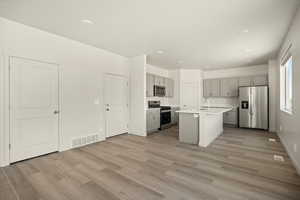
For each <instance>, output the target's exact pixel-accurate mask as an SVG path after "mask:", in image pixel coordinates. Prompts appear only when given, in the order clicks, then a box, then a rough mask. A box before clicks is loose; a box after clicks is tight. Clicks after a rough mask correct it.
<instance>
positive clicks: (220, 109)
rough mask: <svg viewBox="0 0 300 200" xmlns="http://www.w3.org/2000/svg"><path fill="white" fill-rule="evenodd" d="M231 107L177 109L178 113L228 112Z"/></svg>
mask: <svg viewBox="0 0 300 200" xmlns="http://www.w3.org/2000/svg"><path fill="white" fill-rule="evenodd" d="M232 109H233V108H201V109H186V110H178V111H176V112H178V113H190V114H200V115H201V114H216V115H218V114H223V113H224V112H228V111H230V110H232Z"/></svg>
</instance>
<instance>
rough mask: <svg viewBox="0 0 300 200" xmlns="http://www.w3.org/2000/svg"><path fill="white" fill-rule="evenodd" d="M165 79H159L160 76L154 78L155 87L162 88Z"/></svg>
mask: <svg viewBox="0 0 300 200" xmlns="http://www.w3.org/2000/svg"><path fill="white" fill-rule="evenodd" d="M164 79H165V78H163V77H161V76H155V85H158V86H164V83H165V80H164Z"/></svg>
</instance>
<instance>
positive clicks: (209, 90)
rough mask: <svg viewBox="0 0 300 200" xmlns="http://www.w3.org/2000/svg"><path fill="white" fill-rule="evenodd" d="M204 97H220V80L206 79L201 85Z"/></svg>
mask: <svg viewBox="0 0 300 200" xmlns="http://www.w3.org/2000/svg"><path fill="white" fill-rule="evenodd" d="M203 96H204V97H219V96H220V79H207V80H204V83H203Z"/></svg>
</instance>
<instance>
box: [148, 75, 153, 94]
mask: <svg viewBox="0 0 300 200" xmlns="http://www.w3.org/2000/svg"><path fill="white" fill-rule="evenodd" d="M146 84H147V85H146V96H147V97H153V96H154V88H153V86H154V75H152V74H147V75H146Z"/></svg>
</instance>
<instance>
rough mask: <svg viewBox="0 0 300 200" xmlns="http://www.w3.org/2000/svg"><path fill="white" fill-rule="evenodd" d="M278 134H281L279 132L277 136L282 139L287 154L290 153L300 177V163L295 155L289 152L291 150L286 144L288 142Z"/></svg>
mask: <svg viewBox="0 0 300 200" xmlns="http://www.w3.org/2000/svg"><path fill="white" fill-rule="evenodd" d="M278 133H280V132H279V131H277V135H278V137H279V138H280V140H281V143H282V145H283V147H284V148H285V150H286V152H287V153H288V155H289V157H290V158H291V160H292V163H293V164H294V167H295V168H296V171H297V173H298V175H300V163H298V162H297V160H296V158H295V157H294V153H293V152H291V151H290V150H289V148H287V145H288V143H287V142H286V140H285V139H284V137H282V136H281V135H280V134H278Z"/></svg>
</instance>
